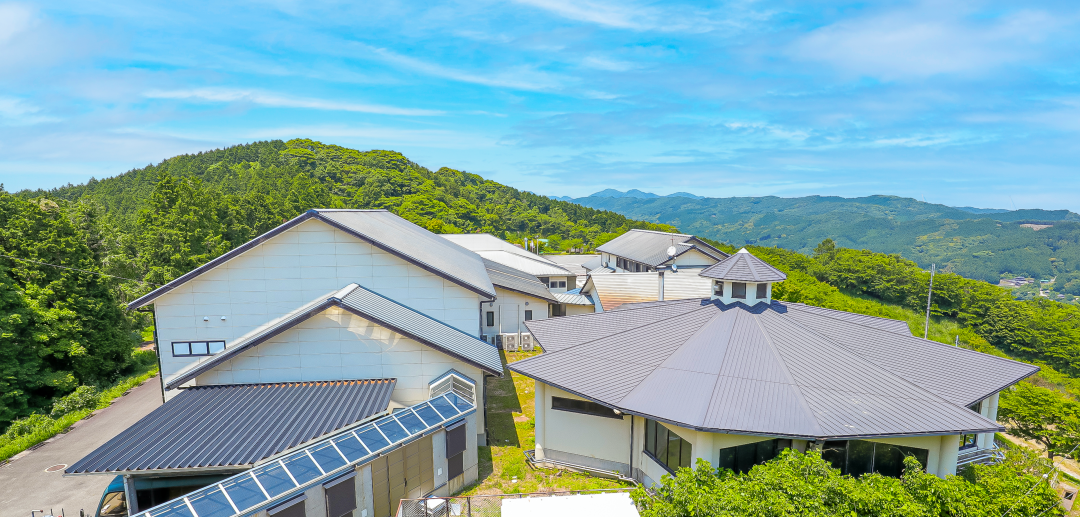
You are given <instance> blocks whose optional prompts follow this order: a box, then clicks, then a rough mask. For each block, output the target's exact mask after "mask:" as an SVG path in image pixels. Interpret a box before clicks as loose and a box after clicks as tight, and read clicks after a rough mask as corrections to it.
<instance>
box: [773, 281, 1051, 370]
mask: <svg viewBox="0 0 1080 517" xmlns="http://www.w3.org/2000/svg"><path fill="white" fill-rule="evenodd" d="M774 303H776V302H774ZM779 303H784V304H789V303H793V304H798V305H802V306H806V307H813V308H815V309H822V310H825V311H834V312H844V313H848V314H856V315H859V316H864V317H867V318H878V319H883V320H888V321H899V322H901V323H905V324H906V323H907V322H906V321H903V320H894V319H891V318H885V317H883V316H870V315H868V314H859V313H857V312H850V313H849V312H847V311H841V310H839V309H829V308H827V307H818V306H816V305H809V304H805V303H799V302H779ZM795 310H800V309H798V308H796V309H795ZM804 312H809V311H804ZM822 316H823V317H826V318H829V319H830V320H834V321H840V322H843V323H847V324H849V325H857V326H859V327H862V328H867V329H871V330H876V331H879V332H889V331H887V330H883V329H880V328H877V327H872V326H870V325H864V324H862V323H859V322H857V321H852V320H846V319H841V318H837V317H834V316H831V315H822ZM795 323H798V324H799V326H802V327H804V328H807V327H805V326H804V325H802V324H801V323H799V322H797V321H796V322H795ZM807 330H810V331H812V332H815V333H817V332H816V331H814V330H813V329H809V328H807ZM889 333H890V334H893V333H892V332H889ZM818 335H821V334H818ZM895 335H897V336H899V337H902V338H905V339H917V340H919V341H923V342H926V343H932V344H934V345H937V346H939V347H945V348H948V349H949V350H962V351H963V353H967V354H979V355H983V356H986V357H992V358H993V359H994V360H995V361H998V362H1007V363H1012V364H1022V365H1025V366H1030V367H1033V368H1035V372H1037V371H1039V370H1041V369H1042V368H1041V367H1039V366H1038V365H1034V364H1031V363H1025V362H1023V361H1017V360H1015V359H1010V358H1007V357H1000V356H996V355H993V354H987V353H985V352H980V351H978V350H971V349H968V348H963V347H958V346H955V345H950V344H948V343H942V342H940V341H934V340H932V339H925V338H921V337H919V336H916V335H903V334H895ZM830 341H832V340H830ZM859 357H862V356H859ZM1035 372H1032V373H1030V374H1028V375H1026V376H1024V377H1021V378H1020V379H1018V381H1019V380H1023V379H1025V378H1027V377H1028V376H1030V375H1032V374H1034V373H1035ZM1010 385H1011V384H1010Z"/></svg>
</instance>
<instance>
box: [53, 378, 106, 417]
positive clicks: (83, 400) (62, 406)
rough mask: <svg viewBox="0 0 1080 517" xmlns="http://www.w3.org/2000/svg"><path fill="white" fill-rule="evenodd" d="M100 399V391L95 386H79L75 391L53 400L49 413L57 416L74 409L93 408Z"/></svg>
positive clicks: (71, 411)
mask: <svg viewBox="0 0 1080 517" xmlns="http://www.w3.org/2000/svg"><path fill="white" fill-rule="evenodd" d="M100 399H101V391H100V390H98V389H97V387H96V386H79V387H78V388H76V389H75V391H73V392H71V393H69V394H67V395H65V396H63V397H60V399H59V400H57V401H56V402H54V403H53V407H52V412H51V413H50V415H51V416H52V417H53V418H59V417H61V416H64V415H66V414H68V413H73V412H75V411H81V410H84V409H95V408H97V405H98V401H99V400H100Z"/></svg>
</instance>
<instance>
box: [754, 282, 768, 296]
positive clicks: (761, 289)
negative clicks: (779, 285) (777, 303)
mask: <svg viewBox="0 0 1080 517" xmlns="http://www.w3.org/2000/svg"><path fill="white" fill-rule="evenodd" d="M768 297H769V284H758V285H757V299H758V300H764V299H766V298H768Z"/></svg>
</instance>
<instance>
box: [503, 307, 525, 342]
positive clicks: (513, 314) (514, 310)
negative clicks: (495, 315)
mask: <svg viewBox="0 0 1080 517" xmlns="http://www.w3.org/2000/svg"><path fill="white" fill-rule="evenodd" d="M520 309H521V308H520V307H519V306H518V305H517V304H516V303H508V304H505V305H500V306H499V332H500V333H503V334H516V333H518V332H519V331H520V330H521V329H519V328H518V327H519V323H520V320H521V318H520V315H519V314H518V313H519V312H520Z"/></svg>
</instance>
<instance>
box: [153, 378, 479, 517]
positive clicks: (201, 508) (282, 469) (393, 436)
mask: <svg viewBox="0 0 1080 517" xmlns="http://www.w3.org/2000/svg"><path fill="white" fill-rule="evenodd" d="M475 410H476V406H475V405H474V404H471V403H469V401H468V400H466V399H465V398H463V397H460V396H458V395H457V394H455V393H453V392H450V393H445V394H443V395H440V396H438V397H435V398H433V399H431V400H428V401H426V402H422V403H420V404H417V405H415V406H413V407H411V408H408V409H405V410H403V411H399V412H397V413H394V414H392V415H386V416H384V417H382V418H380V419H378V420H376V421H374V422H372V423H369V424H366V425H364V426H362V427H360V428H357V429H355V430H352V429H349V430H344V431H342V432H339V433H338V434H335V435H334V436H331V437H328V438H324V439H322V440H319V441H318V442H316V443H313V444H311V445H309V446H307V447H304V448H303V449H300V450H297V451H293V452H292V453H289V454H288V455H286V456H284V457H281V458H279V459H277V460H275V461H272V462H270V463H265V464H263V465H259V466H257V467H255V468H253V469H251V470H249V471H247V472H244V473H241V474H237V475H235V476H232V477H230V478H227V479H225V480H222V481H220V482H218V483H215V484H213V485H210V486H207V487H203V488H201V489H199V490H196V491H194V492H192V493H190V494H188V495H186V496H184V497H181V498H178V499H174V500H172V501H169V502H167V503H164V504H162V505H159V506H156V507H154V508H151V509H149V510H146V511H143V512H141V513H138V514H135V515H134V516H132V517H230V516H233V515H239V514H243V513H254V510H255V509H261V508H264V507H266V506H268V505H272V504H273V503H274V502H276V501H279V500H283V499H284V498H286V497H291V496H293V495H295V494H297V493H300V492H302V491H303V490H306V489H307V488H309V487H311V486H314V485H315V484H317V483H319V482H323V481H326V480H329V479H331V478H332V477H333V476H336V475H339V474H340V473H341V472H342V471H343V470H344V469H346V468H351V467H354V466H355V465H357V464H360V463H361V462H363V461H364V460H368V459H372V458H374V457H375V455H377V454H379V453H381V452H384V451H385V450H388V449H390V448H392V447H394V445H395V444H400V443H402V442H404V441H406V440H408V439H410V438H412V437H414V436H418V435H420V434H423V433H425V432H428V431H429V430H431V429H433V428H435V427H438V426H441V425H443V424H446V423H447V422H448V421H449V420H450V419H456V418H457V417H458V416H459V415H462V414H466V413H468V412H471V411H475Z"/></svg>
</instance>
